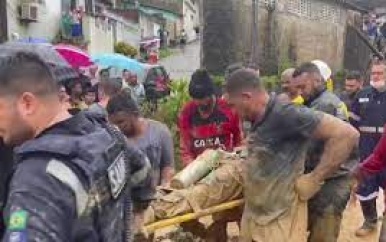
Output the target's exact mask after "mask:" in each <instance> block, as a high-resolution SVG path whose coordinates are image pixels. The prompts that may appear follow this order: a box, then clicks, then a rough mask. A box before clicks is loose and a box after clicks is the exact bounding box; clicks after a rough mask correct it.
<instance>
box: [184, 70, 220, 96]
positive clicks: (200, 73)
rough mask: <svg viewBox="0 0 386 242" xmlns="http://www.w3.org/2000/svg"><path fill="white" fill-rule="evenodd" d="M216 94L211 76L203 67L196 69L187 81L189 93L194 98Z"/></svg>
mask: <svg viewBox="0 0 386 242" xmlns="http://www.w3.org/2000/svg"><path fill="white" fill-rule="evenodd" d="M215 94H216V88H215V85H214V82H213V79H212V77H211V76H210V75H209V73H208V71H207V70H205V69H199V70H196V71H195V72H194V73H193V75H192V78H191V80H190V83H189V95H190V96H191V97H192V98H194V99H203V98H206V97H210V96H212V95H215Z"/></svg>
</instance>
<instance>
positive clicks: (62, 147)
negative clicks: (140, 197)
mask: <svg viewBox="0 0 386 242" xmlns="http://www.w3.org/2000/svg"><path fill="white" fill-rule="evenodd" d="M111 130H112V129H111V127H109V128H107V127H106V123H103V122H100V120H98V119H94V118H92V117H90V116H86V115H84V114H83V113H80V114H78V115H76V116H74V117H72V118H70V119H68V120H65V121H63V122H60V123H58V124H55V125H54V126H52V127H50V128H48V129H46V130H45V131H44V132H42V133H41V134H40V135H39V136H38V137H36V138H35V139H33V140H30V141H27V142H25V143H24V144H23V145H22V146H20V147H18V149H17V150H16V151H15V153H16V156H15V158H16V159H15V163H16V167H15V171H14V173H13V175H12V179H11V183H10V186H9V193H8V199H7V205H6V209H5V218H6V221H7V225H8V227H7V231H6V233H5V236H4V238H3V241H57V242H61V241H86V242H87V241H90V242H91V241H111V242H115V241H116V242H121V241H128V240H127V238H128V237H130V231H129V230H128V228H129V227H130V226H129V222H130V216H131V215H130V212H131V198H130V190H131V187H130V179H131V175H130V174H131V171H130V164H129V159H130V157H129V156H130V154H129V153H128V150H127V149H126V144H125V143H124V142H125V141H124V140H123V141H122V139H120V138H119V137H117V136H116V135H115V134H113V132H111ZM15 238H18V239H19V240H15Z"/></svg>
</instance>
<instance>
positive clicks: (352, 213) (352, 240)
mask: <svg viewBox="0 0 386 242" xmlns="http://www.w3.org/2000/svg"><path fill="white" fill-rule="evenodd" d="M378 204H379V206H378V210H379V214H380V215H382V211H383V209H384V204H383V198H380V199H378ZM362 222H363V218H362V213H361V210H360V205H359V203H358V202H355V203H354V202H352V201H350V203H349V204H348V206H347V209H346V211H345V214H344V220H343V223H342V229H341V233H340V236H339V241H338V242H378V234H373V235H371V236H368V237H365V238H361V239H359V238H357V237H355V235H354V233H355V230H356V229H357V228H358V227H359V226H360V225H361V223H362ZM175 229H176V228H168V229H165V230H163V231H158V233H157V235H158V236H161V237H162V235H165V233H169V232H170V231H173V230H175ZM228 233H229V238H230V239H229V241H232V242H235V241H237V239H236V238H237V236H238V227H237V226H236V224H230V225H229V227H228ZM183 240H184V239H182V240H180V239H173V240H162V239H161V240H158V241H162V242H166V241H168V242H171V241H183Z"/></svg>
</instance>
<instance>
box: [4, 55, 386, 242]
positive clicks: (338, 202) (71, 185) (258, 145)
mask: <svg viewBox="0 0 386 242" xmlns="http://www.w3.org/2000/svg"><path fill="white" fill-rule="evenodd" d="M319 64H320V63H319V62H317V63H311V62H310V63H304V64H302V65H301V66H299V67H297V68H295V69H292V70H287V71H285V72H284V73H283V84H284V85H283V87H284V88H285V91H286V93H284V94H283V95H280V96H270V95H269V94H268V92H267V90H266V89H265V88H264V86H263V83H262V82H261V80H260V78H259V74H258V72H256V71H255V70H252V69H248V68H243V67H240V68H238V69H236V70H233V71H232V72H231V73H229V74H228V75H227V80H226V83H225V87H224V90H225V93H224V95H223V97H219V96H218V95H216V90H215V89H216V88H215V85H214V82H213V80H212V78H211V77H210V75H209V74H208V72H207V71H205V70H198V71H196V72H195V73H194V74H193V76H192V79H191V82H190V84H189V94H190V96H191V97H192V99H193V100H192V101H190V102H189V103H188V104H186V106H185V107H184V108H183V110H182V111H181V115H180V117H179V129H180V137H181V144H180V145H181V148H180V149H181V158H182V161H183V164H184V166H187V165H188V164H190V163H191V162H192V161H193V160H194V159H195V158H196V157H197V156H198V155H199V154H201V153H202V152H203V151H204V150H205V149H210V148H212V149H216V148H220V149H223V150H227V151H234V150H235V149H236V148H237V147H240V146H247V150H248V156H247V159H246V160H245V162H243V163H242V164H240V165H241V166H243V168H244V177H245V180H244V189H245V192H244V197H245V207H244V210H243V211H242V213H239V211H236V216H234V217H232V218H229V217H224V216H219V217H217V218H216V219H215V221H214V227H212V228H208V231H209V232H210V233H209V232H208V233H207V234H206V235H205V238H206V239H207V241H224V239H226V223H227V222H228V221H239V222H240V226H241V228H240V241H243V242H244V241H245V242H247V241H248V242H250V241H256V242H270V241H272V242H279V241H280V242H282V241H289V242H291V241H293V242H301V241H310V242H320V241H326V242H333V241H337V238H338V236H339V232H340V225H341V220H342V214H343V211H344V209H345V208H346V205H347V202H348V200H349V198H350V194H351V189H352V180H351V177H352V174H354V176H355V177H356V178H357V180H358V181H359V182H358V183H359V185H358V186H357V193H358V197H359V200H360V201H361V205H362V210H363V213H364V217H365V222H364V224H363V226H362V227H361V228H360V229H359V230H358V231H357V235H358V236H365V235H366V234H368V233H371V232H373V231H374V230H375V228H376V224H377V220H378V216H377V213H376V206H375V199H376V197H377V195H378V188H379V186H382V185H383V183H384V182H385V181H386V179H385V177H384V171H385V170H384V168H385V165H384V164H386V162H385V161H386V159H385V157H384V153H385V152H384V148H383V147H384V146H385V145H384V144H383V143H384V142H383V143H381V144H380V146H378V147H377V148H376V149H375V151H374V148H375V146H376V145H377V143H378V141H379V139H380V138H381V135H382V133H383V132H384V128H383V125H384V124H385V122H386V111H384V110H386V109H383V108H382V107H383V105H384V102H386V98H385V97H386V65H385V64H384V63H382V62H375V63H374V64H373V66H372V73H371V82H370V86H369V87H366V88H364V89H363V90H359V89H360V88H361V86H362V83H361V79H360V78H358V77H359V76H358V75H357V74H356V73H353V74H352V75H349V76H347V80H346V91H347V92H346V93H344V95H343V96H342V97H345V99H343V100H344V101H345V103H346V104H345V103H344V102H343V101H342V100H341V99H339V98H338V97H337V96H336V95H335V94H333V93H331V92H329V91H328V90H327V88H326V82H327V81H328V79H329V77H328V76H326V75H325V72H324V70H323V68H325V66H324V67H321V66H320V65H319ZM128 76H129V74H128V73H124V78H129V77H128ZM102 77H103V75H102ZM129 80H131V75H130V79H129ZM129 84H131V83H129ZM76 85H78V84H76ZM76 85H75V84H74V86H73V89H72V90H74V91H75V93H77V94H80V90H79V89H81V86H78V87H76ZM61 88H63V85H60V84H58V83H57V82H56V80H55V76H53V74H52V72H51V69H50V66H49V65H47V64H46V63H45V62H44V60H41V59H40V58H39V57H38V56H36V55H34V54H31V53H24V52H18V53H14V54H12V55H9V56H7V57H2V58H1V59H0V137H1V138H2V139H3V141H4V143H5V144H7V145H12V146H16V147H17V148H16V149H15V150H14V152H15V161H14V163H13V165H14V169H13V170H12V172H10V174H9V176H8V178H7V179H6V183H7V186H6V192H5V193H6V194H7V196H6V201H5V207H4V211H3V216H4V220H5V222H6V230H5V231H4V236H3V241H112V242H114V241H117V242H118V241H131V239H132V233H131V229H132V228H133V227H134V228H135V229H136V230H137V231H138V230H140V228H138V226H141V222H140V221H141V216H142V215H143V211H144V210H145V209H146V208H147V206H148V205H149V202H151V200H152V199H153V198H154V197H153V196H154V189H155V187H156V186H159V185H163V186H167V185H168V182H169V181H170V179H171V177H172V175H173V173H174V151H173V147H174V145H173V139H172V137H171V134H170V131H169V129H168V127H166V126H165V125H163V124H161V123H159V122H157V121H154V120H150V119H146V118H144V117H142V115H141V111H140V108H139V106H138V101H139V99H137V97H135V96H134V97H133V93H136V91H135V90H136V89H133V90H134V92H133V90H132V89H131V90H130V92H128V91H125V90H123V91H122V79H120V78H110V77H108V76H106V77H103V78H101V80H99V82H98V99H99V100H98V102H94V103H92V104H90V105H88V108H87V109H85V110H84V111H80V112H77V114H75V115H71V114H70V113H69V112H68V107H69V106H68V103H67V102H68V100H69V99H68V98H65V94H64V93H63V92H65V91H66V90H63V89H61ZM138 90H139V89H138ZM138 92H139V91H138ZM72 95H74V98H73V99H75V97H76V96H75V94H72ZM76 98H77V99H76V100H78V101H82V100H81V99H80V97H76ZM291 102H293V103H295V104H296V105H293V104H291ZM80 109H81V108H80ZM347 109H348V110H349V112H347ZM241 120H245V121H249V122H250V123H251V124H252V125H251V128H250V130H249V131H248V133H243V131H242V130H243V129H242V127H241V126H242V125H241V123H242V122H241ZM349 121H350V122H351V124H350V123H349ZM359 134H360V135H359ZM358 140H359V147H357V146H358ZM384 140H385V139H383V141H384ZM357 148H358V149H357ZM373 152H374V154H373ZM358 155H359V158H358ZM358 160H360V161H365V162H364V163H362V165H359V166H357V164H356V163H357V162H358ZM59 191H60V192H59ZM237 212H238V213H237ZM132 213H134V215H133V214H132ZM307 215H308V219H307ZM240 217H241V218H240ZM133 219H134V222H133ZM133 223H134V224H135V223H137V225H138V226H137V227H135V226H133ZM384 224H385V225H386V223H384ZM183 226H184V225H183ZM197 226H199V225H198V224H197ZM200 228H201V227H200ZM214 228H215V229H214ZM203 229H206V228H205V227H203ZM384 232H385V234H383V233H384ZM224 233H225V237H224ZM383 237H386V228H385V231H382V233H381V239H382V238H383ZM380 241H384V240H380Z"/></svg>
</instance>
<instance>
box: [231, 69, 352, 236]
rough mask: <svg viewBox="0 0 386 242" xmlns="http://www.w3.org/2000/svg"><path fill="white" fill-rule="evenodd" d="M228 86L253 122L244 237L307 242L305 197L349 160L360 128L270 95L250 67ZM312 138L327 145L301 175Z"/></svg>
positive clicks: (234, 100)
mask: <svg viewBox="0 0 386 242" xmlns="http://www.w3.org/2000/svg"><path fill="white" fill-rule="evenodd" d="M314 67H315V66H314ZM315 68H316V67H315ZM316 71H318V69H317V68H316ZM298 72H299V71H298ZM295 73H296V71H295ZM316 73H318V72H316ZM319 75H320V74H319ZM226 91H227V94H228V100H229V104H230V105H232V106H234V108H235V109H236V110H237V111H238V112H239V114H240V115H241V116H242V118H243V119H247V120H250V121H251V122H252V123H253V124H252V129H251V132H250V134H249V138H248V158H247V160H246V161H245V163H243V165H244V169H245V172H244V176H245V179H244V198H245V209H244V213H243V219H242V223H241V240H240V241H242V242H250V241H256V242H257V241H270V242H282V241H286V242H305V241H307V225H306V221H307V212H306V209H307V207H306V203H305V201H308V200H309V199H310V198H312V197H314V196H315V194H317V193H318V192H319V191H320V189H321V188H322V186H323V184H328V180H326V179H327V178H329V177H330V176H331V175H332V174H333V173H334V172H335V171H336V170H338V169H339V167H340V165H341V164H342V163H343V162H344V161H346V159H347V157H348V156H349V154H350V152H351V151H352V149H353V148H354V146H355V144H356V143H357V140H358V132H356V130H355V129H354V128H353V127H351V126H350V125H349V124H348V123H346V122H343V121H342V120H340V119H338V118H335V117H333V116H331V115H327V114H324V113H322V112H318V111H314V110H312V109H309V108H305V107H295V106H294V105H291V104H283V103H282V102H280V101H279V100H277V99H276V98H275V97H270V96H269V95H268V93H267V91H266V90H265V89H264V87H263V83H262V82H261V81H260V79H259V77H258V75H257V73H256V72H254V71H252V70H248V69H242V70H239V71H236V72H235V73H233V74H232V75H231V76H230V77H229V78H228V80H227V81H226ZM312 140H318V141H320V142H323V143H324V149H323V151H322V153H321V155H320V156H319V160H318V164H317V165H316V166H315V167H314V169H313V170H312V171H308V172H307V174H303V172H304V170H305V166H304V163H305V158H306V153H307V151H308V148H309V144H310V142H311V141H312ZM348 193H349V194H350V190H349V189H348ZM334 195H336V196H339V194H334ZM326 229H328V227H326ZM311 236H313V235H311ZM326 236H327V235H326ZM311 241H328V242H331V241H334V240H333V239H331V237H329V239H327V240H324V239H323V238H320V240H312V239H311Z"/></svg>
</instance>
